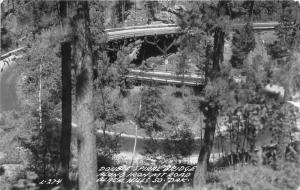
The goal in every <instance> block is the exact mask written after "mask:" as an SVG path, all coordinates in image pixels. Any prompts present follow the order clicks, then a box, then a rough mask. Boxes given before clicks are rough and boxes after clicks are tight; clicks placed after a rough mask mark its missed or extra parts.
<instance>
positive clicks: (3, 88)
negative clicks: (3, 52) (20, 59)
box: [0, 62, 18, 113]
mask: <svg viewBox="0 0 300 190" xmlns="http://www.w3.org/2000/svg"><path fill="white" fill-rule="evenodd" d="M1 68H3V71H2V72H0V113H1V112H4V111H10V110H13V109H17V108H18V98H17V94H16V81H17V78H18V74H17V73H16V72H13V70H14V68H15V66H14V65H13V64H11V65H10V66H7V65H5V66H4V64H3V62H0V69H1Z"/></svg>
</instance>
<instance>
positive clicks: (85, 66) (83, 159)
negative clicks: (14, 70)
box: [73, 1, 97, 190]
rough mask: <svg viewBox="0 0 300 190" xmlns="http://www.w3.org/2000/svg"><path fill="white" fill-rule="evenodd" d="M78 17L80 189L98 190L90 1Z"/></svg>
mask: <svg viewBox="0 0 300 190" xmlns="http://www.w3.org/2000/svg"><path fill="white" fill-rule="evenodd" d="M77 6H78V9H77V14H76V16H75V17H74V24H73V25H74V31H75V34H76V36H75V38H74V39H75V42H74V59H75V63H76V105H77V116H78V131H79V137H78V173H79V179H78V180H79V190H96V189H97V183H96V175H97V154H96V129H95V125H94V114H93V111H92V109H91V106H92V99H93V59H92V46H91V40H90V38H91V34H90V29H89V6H88V2H87V1H79V2H78V5H77Z"/></svg>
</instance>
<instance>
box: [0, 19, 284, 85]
mask: <svg viewBox="0 0 300 190" xmlns="http://www.w3.org/2000/svg"><path fill="white" fill-rule="evenodd" d="M242 25H243V24H236V25H235V26H236V27H239V26H242ZM278 25H279V23H278V22H265V23H253V27H254V30H256V31H265V30H274V29H275V27H276V26H278ZM105 31H106V32H107V34H108V41H114V40H119V39H128V38H135V37H147V36H156V35H157V36H158V35H172V34H180V33H183V31H182V30H181V28H180V27H179V26H177V25H176V24H158V25H144V26H131V27H123V28H112V29H106V30H105ZM24 49H25V47H21V48H18V49H16V50H13V51H10V52H8V53H6V54H3V55H1V60H3V61H4V60H5V59H7V58H8V57H9V56H11V55H12V54H14V53H16V52H18V51H20V50H24ZM127 78H128V79H134V80H140V81H155V82H158V83H167V84H184V85H188V86H198V85H202V84H203V82H204V76H203V75H201V74H200V73H198V74H197V73H185V74H176V73H175V72H170V71H161V70H147V71H143V70H138V69H130V70H129V74H128V75H127Z"/></svg>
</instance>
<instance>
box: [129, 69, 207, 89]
mask: <svg viewBox="0 0 300 190" xmlns="http://www.w3.org/2000/svg"><path fill="white" fill-rule="evenodd" d="M126 78H129V79H135V80H140V81H155V82H158V83H167V84H184V85H187V86H199V85H203V82H204V76H203V75H201V74H196V73H186V74H184V75H183V74H175V73H172V72H164V71H159V70H156V71H143V70H139V69H130V70H129V74H128V75H127V76H126Z"/></svg>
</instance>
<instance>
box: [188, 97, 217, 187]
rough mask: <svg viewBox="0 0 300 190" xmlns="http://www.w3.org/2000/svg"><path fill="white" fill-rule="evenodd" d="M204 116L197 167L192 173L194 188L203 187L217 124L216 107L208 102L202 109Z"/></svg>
mask: <svg viewBox="0 0 300 190" xmlns="http://www.w3.org/2000/svg"><path fill="white" fill-rule="evenodd" d="M203 114H204V116H205V120H204V122H205V131H204V139H203V143H201V147H200V153H199V157H198V164H197V169H196V171H195V174H194V179H193V186H194V188H201V189H204V185H205V183H206V173H207V167H208V162H209V157H210V153H211V151H212V147H213V142H214V135H215V130H216V125H217V116H218V108H217V107H211V106H210V105H209V104H208V103H207V105H206V107H205V109H204V111H203Z"/></svg>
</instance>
